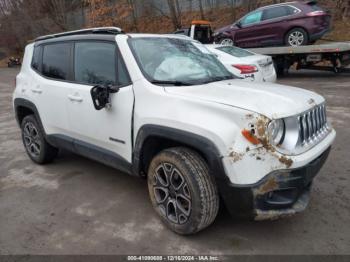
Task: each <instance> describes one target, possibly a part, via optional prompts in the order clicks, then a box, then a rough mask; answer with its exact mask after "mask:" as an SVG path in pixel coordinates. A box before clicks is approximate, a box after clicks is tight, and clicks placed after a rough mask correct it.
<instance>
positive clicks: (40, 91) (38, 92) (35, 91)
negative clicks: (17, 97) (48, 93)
mask: <svg viewBox="0 0 350 262" xmlns="http://www.w3.org/2000/svg"><path fill="white" fill-rule="evenodd" d="M31 90H32V92H33V93H35V94H41V93H42V92H43V90H41V89H40V88H38V87H36V88H32V89H31Z"/></svg>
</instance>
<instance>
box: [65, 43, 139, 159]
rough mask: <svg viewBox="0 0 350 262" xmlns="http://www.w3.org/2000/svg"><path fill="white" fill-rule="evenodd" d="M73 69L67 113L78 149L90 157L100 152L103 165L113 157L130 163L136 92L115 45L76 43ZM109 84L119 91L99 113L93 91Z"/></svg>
mask: <svg viewBox="0 0 350 262" xmlns="http://www.w3.org/2000/svg"><path fill="white" fill-rule="evenodd" d="M73 68H74V70H73V71H74V79H75V80H74V83H73V84H71V86H70V91H69V94H68V100H69V105H68V112H69V126H70V131H71V135H72V136H73V138H74V139H75V147H76V150H77V151H79V153H81V154H82V155H86V156H88V157H90V155H89V154H90V153H91V152H92V151H99V152H100V153H101V155H100V156H101V157H102V158H103V159H99V160H102V162H108V161H113V160H112V159H110V156H111V155H112V156H114V157H117V158H118V157H119V158H121V159H122V160H126V161H127V162H129V163H131V158H132V132H131V130H132V114H133V105H134V93H133V86H132V84H131V81H130V78H129V75H128V72H127V70H126V68H125V65H124V62H123V60H122V58H121V55H120V53H119V51H118V48H117V46H116V43H115V42H102V41H98V42H94V41H80V42H76V43H75V47H74V66H73ZM109 84H111V85H113V86H118V87H120V90H119V92H118V93H114V94H111V105H112V107H111V108H104V109H102V110H99V111H97V110H96V109H95V107H94V105H93V101H92V98H91V93H90V92H91V89H92V87H93V86H96V85H109ZM91 150H92V151H91ZM94 153H96V152H94ZM92 158H94V157H93V156H92ZM107 164H108V163H107Z"/></svg>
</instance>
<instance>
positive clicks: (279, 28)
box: [214, 1, 331, 47]
mask: <svg viewBox="0 0 350 262" xmlns="http://www.w3.org/2000/svg"><path fill="white" fill-rule="evenodd" d="M330 18H331V16H330V14H329V13H328V12H326V11H324V10H322V9H321V8H320V7H319V6H318V5H317V3H316V1H294V2H289V3H283V4H277V5H270V6H265V7H261V8H259V9H257V10H255V11H253V12H250V13H248V14H247V15H246V16H244V17H243V18H241V19H240V20H239V21H237V22H236V23H234V24H233V25H228V26H226V27H224V28H221V29H219V30H217V31H216V32H215V33H214V40H215V42H216V43H219V44H223V45H235V46H239V47H263V46H281V45H287V46H301V45H307V44H313V43H314V42H316V41H317V40H318V39H320V38H321V37H322V36H323V35H324V34H326V33H327V32H328V31H329V29H330V20H331V19H330Z"/></svg>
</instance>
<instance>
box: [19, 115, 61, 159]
mask: <svg viewBox="0 0 350 262" xmlns="http://www.w3.org/2000/svg"><path fill="white" fill-rule="evenodd" d="M21 130H22V140H23V145H24V147H25V149H26V151H27V154H28V156H29V157H30V159H31V160H33V161H34V162H35V163H37V164H46V163H49V162H52V161H53V160H54V159H55V157H56V155H57V153H58V149H57V148H55V147H53V146H51V145H50V144H49V143H47V141H46V140H45V137H44V134H43V132H42V130H41V129H40V126H39V125H38V122H37V120H36V118H35V116H34V115H29V116H26V117H25V118H24V119H23V121H22V123H21Z"/></svg>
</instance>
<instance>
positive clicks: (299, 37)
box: [285, 28, 309, 47]
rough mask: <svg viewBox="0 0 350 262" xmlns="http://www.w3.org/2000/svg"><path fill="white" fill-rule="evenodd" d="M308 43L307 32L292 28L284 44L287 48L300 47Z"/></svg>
mask: <svg viewBox="0 0 350 262" xmlns="http://www.w3.org/2000/svg"><path fill="white" fill-rule="evenodd" d="M308 42H309V37H308V34H307V32H306V31H305V30H304V29H302V28H294V29H292V30H290V31H289V32H288V33H287V35H286V37H285V43H286V45H287V46H294V47H295V46H301V45H307V44H308Z"/></svg>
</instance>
